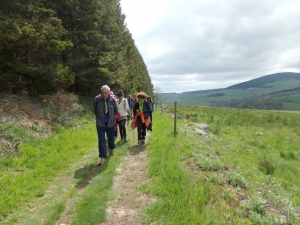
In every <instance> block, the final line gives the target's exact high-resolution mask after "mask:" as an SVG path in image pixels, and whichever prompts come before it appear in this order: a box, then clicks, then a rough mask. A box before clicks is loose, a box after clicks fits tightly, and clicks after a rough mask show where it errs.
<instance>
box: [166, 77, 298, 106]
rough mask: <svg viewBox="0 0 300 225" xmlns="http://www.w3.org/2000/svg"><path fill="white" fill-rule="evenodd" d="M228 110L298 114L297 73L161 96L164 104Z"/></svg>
mask: <svg viewBox="0 0 300 225" xmlns="http://www.w3.org/2000/svg"><path fill="white" fill-rule="evenodd" d="M175 101H176V102H177V103H179V104H185V105H202V106H216V107H228V108H252V109H276V110H300V104H299V103H300V73H277V74H271V75H266V76H263V77H260V78H257V79H253V80H250V81H247V82H242V83H239V84H235V85H232V86H230V87H227V88H221V89H212V90H199V91H191V92H183V93H176V94H175V93H164V94H163V102H164V103H167V104H173V103H174V102H175Z"/></svg>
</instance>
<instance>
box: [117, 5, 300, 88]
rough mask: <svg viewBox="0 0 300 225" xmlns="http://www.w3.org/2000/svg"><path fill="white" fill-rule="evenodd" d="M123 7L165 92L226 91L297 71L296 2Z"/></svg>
mask: <svg viewBox="0 0 300 225" xmlns="http://www.w3.org/2000/svg"><path fill="white" fill-rule="evenodd" d="M121 4H122V6H123V7H122V8H123V12H124V13H125V14H126V15H127V20H126V21H127V23H128V28H129V30H130V31H131V32H132V34H133V37H134V39H135V42H136V45H137V47H138V48H139V50H140V52H141V54H142V56H143V58H144V60H145V63H146V65H147V67H148V71H149V74H150V76H151V79H152V81H153V84H154V86H158V87H159V88H160V89H161V90H162V91H164V92H183V91H192V90H204V89H214V88H225V87H227V86H230V85H233V84H236V83H239V82H243V81H246V80H250V79H254V78H257V77H260V76H264V75H267V74H271V73H275V72H286V71H291V72H299V71H300V57H299V56H300V51H299V49H300V42H299V40H300V23H299V21H300V2H299V1H298V0H285V1H281V0H264V1H260V0H244V1H241V0H227V1H224V0H174V1H167V0H165V1H155V0H153V1H145V0H121ZM129 6H130V7H129Z"/></svg>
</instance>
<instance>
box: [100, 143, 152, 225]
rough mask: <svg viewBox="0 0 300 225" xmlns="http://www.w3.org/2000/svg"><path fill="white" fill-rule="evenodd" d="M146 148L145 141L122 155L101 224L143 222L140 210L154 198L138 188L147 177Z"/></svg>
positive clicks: (124, 224)
mask: <svg viewBox="0 0 300 225" xmlns="http://www.w3.org/2000/svg"><path fill="white" fill-rule="evenodd" d="M131 138H132V137H131ZM133 142H135V140H134V141H133ZM146 148H147V143H146V144H145V145H144V144H142V145H136V144H133V145H131V146H130V147H129V154H128V155H127V156H124V158H123V160H122V163H121V164H120V166H119V167H118V168H117V172H118V175H117V176H115V178H114V185H113V188H112V191H113V195H114V197H113V199H112V200H110V201H109V202H108V204H107V209H106V212H107V221H106V222H104V223H100V224H101V225H112V224H123V225H126V224H128V225H129V224H130V225H137V224H144V223H143V222H142V220H141V218H140V212H141V211H142V210H143V209H144V208H145V207H146V206H148V205H149V204H151V203H152V202H154V201H155V198H153V197H151V196H148V195H145V194H143V193H141V192H140V191H139V188H138V187H139V186H140V185H141V184H143V183H145V182H147V179H148V178H147V176H146V172H145V169H146V165H147V162H148V156H147V151H146Z"/></svg>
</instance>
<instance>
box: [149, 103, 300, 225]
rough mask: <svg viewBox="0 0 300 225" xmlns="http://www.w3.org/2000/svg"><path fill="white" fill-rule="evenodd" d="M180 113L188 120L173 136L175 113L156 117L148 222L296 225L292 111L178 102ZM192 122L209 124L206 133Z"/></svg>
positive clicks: (299, 195) (298, 195) (299, 164)
mask: <svg viewBox="0 0 300 225" xmlns="http://www.w3.org/2000/svg"><path fill="white" fill-rule="evenodd" d="M167 108H168V110H169V112H172V109H173V106H170V105H169V106H168V107H167ZM177 114H178V115H179V116H180V117H181V118H188V119H181V120H178V122H177V123H178V126H177V127H178V130H177V133H176V135H174V132H173V120H174V119H173V118H172V117H170V116H167V115H164V114H161V113H158V112H157V114H156V115H155V126H154V130H153V135H152V138H151V145H150V146H149V148H148V151H149V156H150V162H149V176H150V177H151V181H152V182H151V184H150V186H149V187H148V189H147V191H145V192H146V193H150V194H152V195H155V196H157V197H158V200H157V202H156V203H154V204H152V205H151V206H150V207H149V208H148V209H146V210H145V212H144V219H145V221H147V222H151V223H153V224H279V223H283V224H284V223H288V222H290V223H292V224H300V220H299V218H297V216H298V217H299V216H300V215H299V211H297V208H298V210H299V208H300V201H299V200H300V189H299V187H300V183H299V182H300V181H299V179H298V178H297V175H298V174H299V172H300V171H299V168H300V161H299V150H298V146H300V139H299V134H300V129H299V120H298V119H297V118H298V117H299V115H298V114H297V113H294V114H293V113H284V112H275V111H258V110H236V109H221V108H211V107H197V106H179V107H178V113H177ZM191 121H192V122H198V123H206V124H208V125H209V126H210V134H211V136H210V137H208V138H206V137H203V136H199V135H197V134H195V133H194V132H193V127H192V126H189V125H188V123H189V122H191ZM278 196H280V197H279V198H278ZM276 211H280V213H274V212H276ZM297 213H298V214H297ZM279 221H281V222H279Z"/></svg>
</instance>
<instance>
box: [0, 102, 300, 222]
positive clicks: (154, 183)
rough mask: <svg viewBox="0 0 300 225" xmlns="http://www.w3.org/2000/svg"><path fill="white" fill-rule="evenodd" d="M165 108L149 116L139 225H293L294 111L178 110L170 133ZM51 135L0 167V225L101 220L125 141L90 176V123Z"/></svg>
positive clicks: (93, 142) (299, 156)
mask: <svg viewBox="0 0 300 225" xmlns="http://www.w3.org/2000/svg"><path fill="white" fill-rule="evenodd" d="M83 101H85V100H83ZM87 106H88V105H87ZM166 107H167V109H166V110H165V113H161V112H159V111H158V110H157V111H155V113H154V125H153V132H152V133H151V135H150V137H149V141H148V144H147V149H146V150H147V152H148V156H149V163H148V165H147V175H148V176H149V178H150V181H146V182H145V183H143V184H140V186H139V187H138V188H139V189H140V190H141V191H143V192H144V193H145V194H150V195H151V196H155V198H156V201H155V202H154V203H152V204H151V205H150V206H149V207H148V208H145V209H144V210H143V212H142V218H143V220H144V222H145V223H151V224H224V225H227V224H234V225H236V224H293V225H294V224H296V225H297V224H300V220H299V216H300V215H299V208H300V188H299V187H300V180H299V179H298V176H299V172H300V171H299V168H300V152H299V146H300V138H299V135H300V128H299V127H300V120H299V119H298V118H299V113H293V112H277V111H259V110H242V109H222V108H213V107H199V106H180V105H179V106H178V113H177V115H178V116H179V117H180V118H182V119H178V121H177V131H176V132H175V133H174V125H173V121H174V118H173V117H172V116H170V115H169V113H172V111H173V106H172V105H169V106H166ZM87 111H88V108H87ZM90 116H91V115H87V116H86V115H82V118H90ZM195 122H197V123H205V124H207V125H209V127H210V128H209V133H210V136H209V137H204V136H200V135H198V134H196V133H195V132H194V130H193V129H194V128H195V126H194V125H193V123H195ZM54 130H55V133H53V135H52V136H51V137H50V138H48V139H38V140H35V141H33V140H31V141H30V142H28V143H26V144H23V145H20V149H19V151H20V153H19V155H18V156H17V157H15V156H14V157H9V158H2V159H1V160H0V163H1V168H0V191H1V196H0V210H1V216H2V217H1V220H0V224H6V225H8V224H16V225H18V224H28V225H29V224H56V221H57V219H58V218H60V217H61V216H62V214H63V213H68V214H69V221H68V224H99V223H100V222H104V221H106V203H107V201H108V200H109V199H110V198H112V193H111V188H112V185H113V179H114V176H115V175H116V168H117V167H118V165H119V164H120V162H121V160H122V157H123V156H125V155H126V154H128V144H130V142H129V143H128V144H126V143H124V144H121V143H117V148H116V151H117V154H116V155H114V156H112V157H109V158H108V160H107V163H106V164H104V165H103V166H101V167H97V168H96V169H95V166H94V164H95V163H96V160H97V158H98V157H97V135H96V129H95V125H94V123H89V124H85V125H82V126H81V127H78V128H77V129H65V128H62V127H55V128H54ZM129 130H130V129H129V128H128V131H129ZM70 200H72V204H71V206H69V205H68V201H70Z"/></svg>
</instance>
